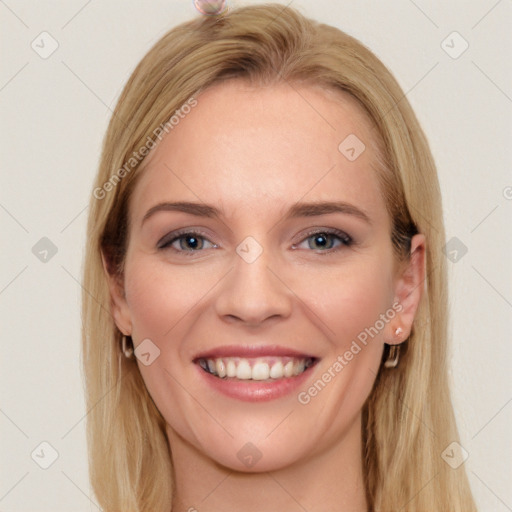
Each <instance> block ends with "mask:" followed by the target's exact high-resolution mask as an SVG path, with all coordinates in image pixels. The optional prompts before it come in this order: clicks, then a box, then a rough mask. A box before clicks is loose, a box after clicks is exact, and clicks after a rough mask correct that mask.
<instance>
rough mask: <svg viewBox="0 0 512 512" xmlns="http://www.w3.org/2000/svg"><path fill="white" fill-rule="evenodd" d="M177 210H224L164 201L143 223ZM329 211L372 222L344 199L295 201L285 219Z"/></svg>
mask: <svg viewBox="0 0 512 512" xmlns="http://www.w3.org/2000/svg"><path fill="white" fill-rule="evenodd" d="M163 211H165V212H169V211H177V212H183V213H188V214H190V215H195V216H197V217H207V218H220V217H221V216H222V211H221V210H219V209H218V208H216V207H215V206H211V205H208V204H205V203H194V202H189V201H178V202H171V203H170V202H164V203H159V204H157V205H155V206H153V207H152V208H150V209H149V210H148V211H147V212H146V214H145V215H144V217H143V219H142V224H144V222H146V220H148V219H149V218H150V217H152V216H153V215H154V214H155V213H157V212H163ZM329 213H343V214H346V215H352V216H354V217H357V218H359V219H361V220H363V221H364V222H366V223H368V224H371V221H370V217H369V216H368V214H367V213H365V212H364V211H363V210H361V209H359V208H357V207H356V206H354V205H352V204H350V203H345V202H343V201H321V202H320V201H319V202H309V203H295V204H293V205H292V206H291V207H290V208H289V209H288V211H287V212H286V214H285V216H284V219H283V220H286V219H291V218H295V217H315V216H318V215H326V214H329Z"/></svg>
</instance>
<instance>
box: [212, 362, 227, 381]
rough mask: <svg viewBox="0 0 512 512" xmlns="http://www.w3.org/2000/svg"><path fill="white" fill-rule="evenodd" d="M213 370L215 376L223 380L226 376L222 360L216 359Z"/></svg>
mask: <svg viewBox="0 0 512 512" xmlns="http://www.w3.org/2000/svg"><path fill="white" fill-rule="evenodd" d="M215 369H216V370H217V375H218V376H219V377H222V378H224V377H225V376H226V373H227V372H226V365H225V364H224V362H223V361H222V359H217V361H216V362H215Z"/></svg>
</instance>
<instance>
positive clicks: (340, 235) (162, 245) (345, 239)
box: [157, 228, 354, 256]
mask: <svg viewBox="0 0 512 512" xmlns="http://www.w3.org/2000/svg"><path fill="white" fill-rule="evenodd" d="M187 235H192V236H194V237H195V238H202V239H204V240H208V239H207V238H206V236H205V235H204V234H203V233H201V232H200V231H188V230H186V229H185V230H180V231H175V232H174V233H170V234H169V235H167V236H165V237H164V238H162V240H160V241H159V242H158V244H157V248H158V249H159V250H166V249H171V250H172V251H174V252H176V253H183V255H184V256H192V255H193V253H195V252H201V249H188V250H187V249H184V250H180V249H175V248H174V247H171V245H172V244H173V243H174V242H176V241H177V240H180V239H184V238H185V237H186V236H187ZM315 235H327V236H334V237H336V238H337V239H338V240H340V242H341V245H339V246H338V247H335V248H330V249H325V250H322V249H317V251H319V252H317V254H322V255H324V254H332V253H334V252H337V251H338V250H340V249H341V248H342V247H349V246H351V245H352V244H353V243H354V241H353V239H352V237H351V236H349V235H347V233H345V232H344V231H341V230H339V229H333V228H326V229H318V230H314V231H310V232H309V233H307V234H306V236H305V237H304V238H303V239H302V240H301V241H300V242H299V244H300V243H302V242H304V241H305V240H307V239H308V238H311V237H312V236H315ZM169 237H172V238H171V239H169ZM208 242H210V241H209V240H208ZM210 243H212V242H210ZM299 244H293V247H296V246H297V245H299ZM213 245H214V247H215V244H213ZM311 250H312V251H314V250H315V249H311Z"/></svg>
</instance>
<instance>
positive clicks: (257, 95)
mask: <svg viewBox="0 0 512 512" xmlns="http://www.w3.org/2000/svg"><path fill="white" fill-rule="evenodd" d="M197 99H198V105H197V106H196V107H195V108H194V109H192V111H191V112H190V113H189V114H188V115H187V116H186V117H185V118H184V119H182V120H180V123H179V125H178V126H176V127H175V128H174V129H173V130H172V131H171V132H170V133H169V134H168V135H166V136H165V137H164V138H163V139H162V141H161V142H160V143H159V144H158V146H157V147H155V148H154V149H153V150H152V152H151V154H150V155H149V156H148V157H147V160H146V161H145V163H144V165H145V169H144V172H143V175H142V176H141V179H140V181H139V183H138V184H137V186H136V188H135V190H134V193H133V196H132V198H131V201H130V205H129V243H128V247H127V253H126V260H125V270H124V275H123V276H121V277H120V278H119V277H117V278H116V277H115V276H110V277H109V283H110V290H111V296H112V311H113V315H114V318H115V320H116V323H117V326H118V327H119V329H120V330H121V331H122V332H123V333H124V334H127V335H131V336H132V339H133V341H134V345H135V346H136V347H137V346H138V345H139V344H140V343H141V342H142V340H144V339H146V338H149V339H150V340H151V341H152V342H153V343H154V344H155V345H156V346H158V348H159V350H160V355H159V357H158V358H156V359H155V360H154V362H153V363H152V364H150V365H149V366H145V365H143V364H142V363H141V362H140V361H139V360H137V364H138V366H139V369H140V372H141V374H142V377H143V379H144V382H145V384H146V386H147V389H148V391H149V392H150V394H151V396H152V398H153V400H154V402H155V404H156V406H157V407H158V409H159V410H160V411H161V413H162V415H163V416H164V418H165V419H166V421H167V423H168V426H167V436H168V438H169V442H170V445H171V447H172V462H173V466H174V468H175V472H176V478H175V482H176V487H175V499H174V503H173V511H175V512H176V511H182V510H183V511H186V510H193V509H192V508H191V507H195V508H196V509H197V510H208V511H221V510H222V511H224V512H226V511H230V510H241V509H243V510H245V511H248V512H251V511H262V510H268V509H269V504H271V505H272V506H271V507H270V508H272V509H274V510H283V511H290V512H291V511H299V510H304V509H306V510H308V511H310V512H313V511H325V510H343V511H354V512H355V511H357V512H360V511H366V510H367V503H366V497H365V491H364V485H363V465H362V460H361V442H362V441H361V432H360V431H361V409H362V407H363V404H364V402H365V400H366V398H367V397H368V395H369V393H370V391H371V389H372V386H373V383H374V380H375V376H376V374H377V372H378V370H379V366H380V361H381V356H382V351H383V344H384V343H389V344H397V343H401V342H403V341H404V340H405V339H406V338H407V337H408V336H409V334H410V331H411V326H412V322H413V320H414V315H415V313H416V309H417V306H418V303H419V301H420V298H421V295H422V289H423V286H422V283H423V279H424V272H425V270H424V253H425V240H424V237H423V235H416V236H415V237H414V238H413V240H412V246H411V257H410V259H409V260H407V261H406V263H405V264H401V265H399V264H398V263H397V261H396V259H395V256H394V253H393V250H392V245H391V240H390V233H391V219H390V218H389V215H388V214H387V211H386V206H385V203H384V199H383V196H382V192H381V190H380V188H379V183H378V180H377V176H376V174H375V171H374V169H373V168H372V163H373V162H374V158H375V150H374V148H373V147H374V144H372V138H371V137H372V133H373V132H372V130H371V125H370V121H369V120H368V119H367V118H366V116H365V115H364V113H363V111H362V110H361V108H360V107H359V106H358V105H357V104H356V103H355V101H354V100H353V99H352V98H351V97H350V96H347V95H345V93H342V92H338V91H336V92H334V91H325V90H323V89H321V88H319V87H316V86H311V85H295V86H294V87H293V88H292V87H290V86H289V85H287V84H280V85H276V86H272V87H266V88H256V87H251V86H250V85H248V84H246V83H244V82H242V81H239V80H232V81H229V82H226V83H224V84H221V85H215V86H213V87H211V88H209V89H207V90H206V91H205V92H203V93H202V94H201V95H200V96H199V97H198V98H197ZM349 134H356V135H357V137H358V138H359V139H360V140H362V141H363V142H364V143H365V145H366V150H365V151H364V152H363V153H362V154H361V155H360V156H359V157H358V158H357V159H356V160H355V161H352V162H351V161H349V160H348V159H347V158H346V157H345V156H344V155H343V154H342V153H341V152H340V151H339V150H338V146H339V144H340V142H341V141H343V140H344V139H345V138H346V137H347V136H348V135H349ZM171 201H192V202H198V203H207V204H209V205H213V206H215V207H217V208H219V209H220V210H222V212H223V213H222V215H221V217H220V218H218V219H217V218H207V217H197V216H194V215H191V214H188V213H183V212H177V211H159V212H157V213H154V214H153V215H152V216H150V217H149V218H148V219H147V220H146V221H145V222H143V218H144V216H145V214H146V212H148V210H149V209H150V208H152V207H154V206H155V205H157V204H159V203H161V202H171ZM298 201H302V202H313V201H344V202H347V203H350V204H351V205H353V206H355V207H357V208H358V209H359V210H361V211H363V212H365V214H366V215H367V216H368V219H369V222H366V221H365V220H363V219H361V218H359V217H357V216H355V215H352V214H347V213H329V214H323V215H319V216H315V217H297V218H290V219H288V218H286V211H287V209H288V208H289V207H290V206H291V205H293V204H294V203H296V202H298ZM181 228H194V229H196V230H197V229H200V230H201V231H202V233H200V234H201V236H204V239H200V240H199V247H200V249H199V250H197V249H196V252H192V251H193V249H191V248H190V247H191V246H190V244H189V245H187V240H184V239H181V242H180V240H178V241H175V242H174V243H173V247H174V248H175V249H176V250H175V251H173V250H172V248H170V247H167V248H165V249H158V248H157V245H158V242H159V240H161V239H162V238H163V237H164V236H165V235H167V234H169V233H171V232H173V231H175V230H178V229H181ZM313 228H315V231H320V232H321V231H322V229H327V228H335V229H339V230H342V231H344V232H345V233H347V234H349V235H350V237H352V239H353V240H354V244H353V245H349V246H345V245H343V244H342V242H341V241H340V239H337V238H336V237H335V236H334V237H332V238H329V239H328V241H327V246H326V247H325V248H322V246H320V245H319V244H318V243H316V242H318V237H315V236H313V235H308V233H309V231H311V230H313ZM194 229H192V231H194ZM248 236H251V237H253V238H254V239H255V240H257V242H258V243H259V244H260V246H261V247H262V249H263V252H262V254H261V255H260V256H259V257H258V258H257V259H256V260H255V261H254V262H252V263H248V262H246V261H245V260H244V259H243V258H241V257H240V256H239V255H238V254H237V252H236V248H237V246H238V245H239V244H240V243H241V242H242V241H243V240H244V239H245V238H246V237H248ZM201 242H202V243H203V245H202V246H201V245H200V244H201ZM213 244H215V247H213ZM194 247H196V245H194ZM201 247H203V248H201ZM180 249H181V251H182V252H181V253H179V252H177V251H179V250H180ZM327 249H330V253H328V252H329V251H328V250H327ZM187 250H188V252H189V253H191V252H192V254H191V255H188V256H187V254H185V252H186V251H187ZM322 251H323V252H322ZM395 301H399V303H400V305H401V307H402V309H401V311H400V312H399V313H396V314H395V315H393V318H392V319H391V320H389V321H388V322H387V323H385V326H384V328H383V329H381V330H380V331H379V333H378V335H376V336H374V337H373V338H371V339H370V341H369V342H368V344H367V345H366V346H363V348H362V350H361V351H360V352H359V353H358V354H357V355H355V356H354V357H353V359H352V360H351V361H348V362H347V364H346V365H344V367H343V370H342V371H340V372H337V373H335V376H334V377H333V378H332V379H331V381H330V382H329V383H328V385H326V386H325V388H324V389H322V390H321V391H320V392H319V393H318V394H317V395H316V396H314V397H312V398H311V400H310V401H309V403H307V404H301V403H299V401H298V399H297V392H292V393H291V394H290V395H289V396H286V397H283V398H279V399H277V400H271V401H266V402H259V403H252V402H243V401H240V400H236V399H233V398H229V397H226V396H224V395H222V394H220V393H218V392H217V391H214V390H212V389H211V388H210V387H209V386H207V385H206V384H205V382H203V379H202V378H199V377H198V367H197V365H195V364H194V363H193V361H192V359H193V358H194V356H195V355H196V354H197V353H198V352H200V351H204V350H207V349H211V348H214V347H217V346H219V345H237V344H254V345H258V344H264V345H265V344H277V345H281V346H285V347H288V348H293V349H296V350H299V351H300V352H305V353H309V354H313V355H315V356H316V357H318V358H319V362H318V364H317V365H316V366H315V367H314V368H313V369H312V371H311V374H310V377H309V379H308V381H307V383H306V384H305V385H304V386H301V388H300V389H299V390H298V391H304V390H307V389H308V388H309V387H310V386H311V385H312V383H314V382H315V381H316V380H317V379H319V378H321V377H322V375H323V374H325V373H326V372H327V373H329V368H331V374H332V366H333V363H334V362H335V361H336V360H337V358H338V356H339V355H343V354H344V353H345V352H346V351H347V350H348V349H349V347H350V346H351V343H352V341H353V340H355V339H356V338H357V336H358V334H359V333H361V332H362V331H364V329H365V328H367V327H370V326H374V325H375V323H376V320H378V319H379V315H381V314H384V313H385V312H386V311H389V310H390V309H392V305H393V303H394V302H395ZM397 327H401V328H402V330H403V333H402V334H401V335H399V336H396V335H395V334H394V333H395V330H396V328H397ZM388 371H391V370H388ZM249 442H250V443H252V444H253V445H254V446H255V447H256V449H257V451H258V452H259V453H260V454H261V458H260V459H259V460H258V462H257V463H256V464H254V466H252V467H247V466H246V465H245V464H244V463H243V461H241V460H240V459H239V458H238V457H237V453H238V452H239V450H240V449H241V448H242V447H243V446H244V445H246V443H249ZM251 449H252V450H254V448H251ZM254 453H256V451H254Z"/></svg>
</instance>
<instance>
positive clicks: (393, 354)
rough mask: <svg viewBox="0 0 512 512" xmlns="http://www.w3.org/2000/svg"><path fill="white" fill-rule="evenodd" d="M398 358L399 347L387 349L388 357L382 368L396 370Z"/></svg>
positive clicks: (393, 346)
mask: <svg viewBox="0 0 512 512" xmlns="http://www.w3.org/2000/svg"><path fill="white" fill-rule="evenodd" d="M399 357H400V345H391V346H390V347H389V355H388V358H387V359H386V361H384V366H385V367H386V368H396V367H397V366H398V359H399Z"/></svg>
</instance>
